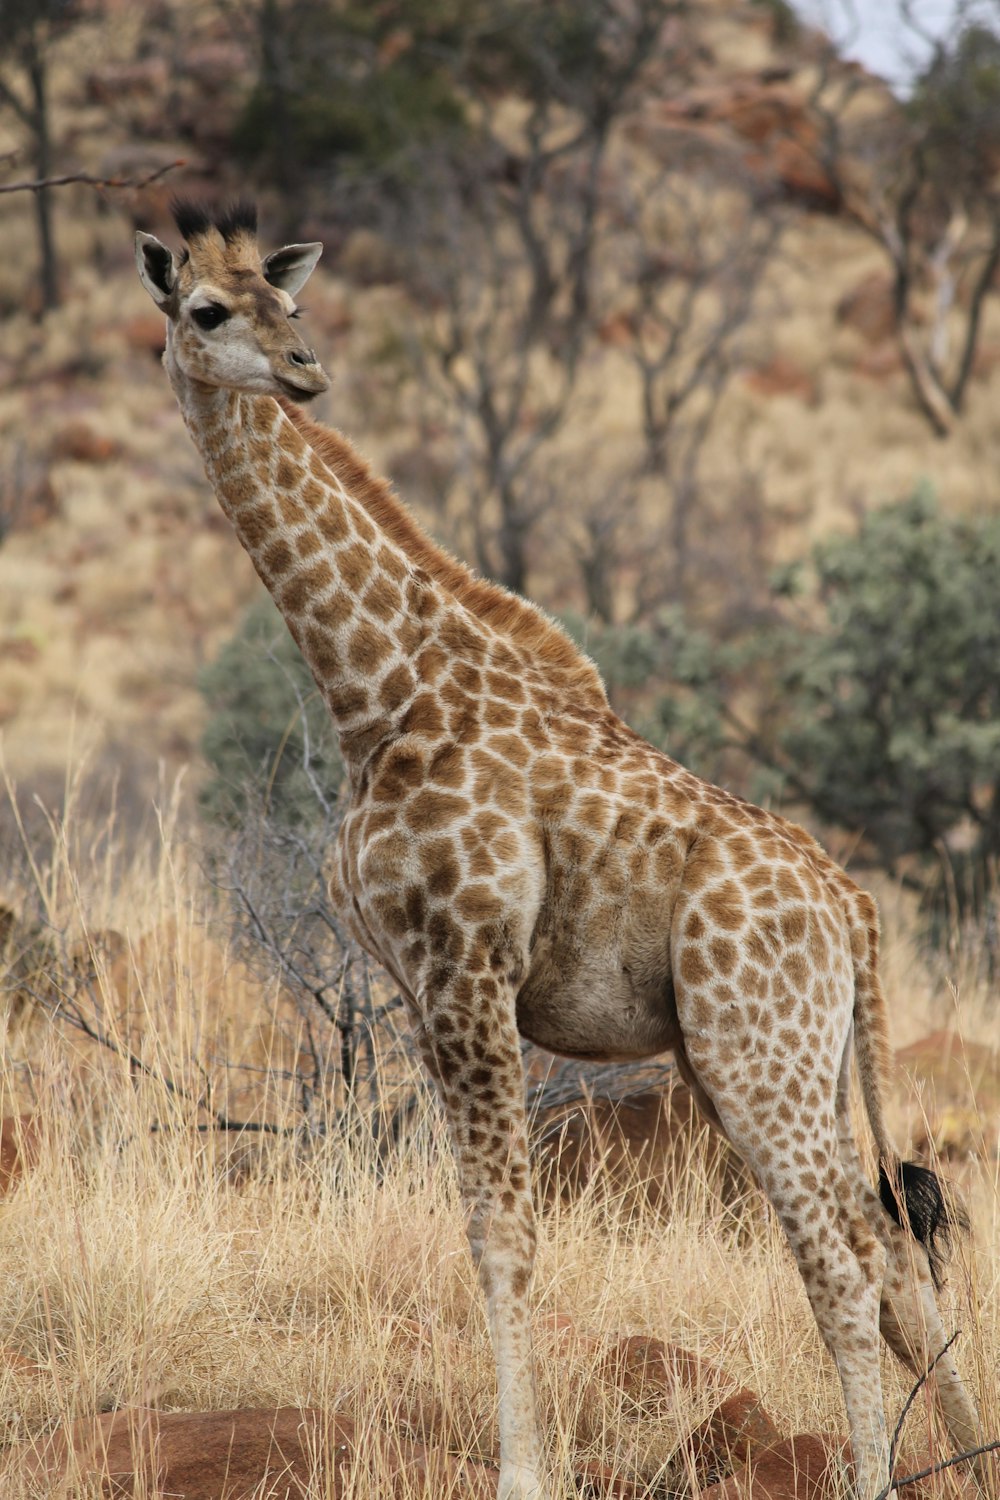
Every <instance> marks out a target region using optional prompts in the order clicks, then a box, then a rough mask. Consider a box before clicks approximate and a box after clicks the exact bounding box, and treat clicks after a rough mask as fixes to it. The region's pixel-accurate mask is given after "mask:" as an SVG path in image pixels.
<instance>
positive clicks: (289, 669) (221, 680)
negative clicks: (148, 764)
mask: <svg viewBox="0 0 1000 1500" xmlns="http://www.w3.org/2000/svg"><path fill="white" fill-rule="evenodd" d="M198 685H199V688H200V689H201V693H202V695H203V697H204V698H205V701H206V704H207V706H208V711H209V718H208V722H207V724H206V726H205V732H204V734H203V736H202V744H201V748H202V754H203V755H204V757H205V760H206V761H207V763H208V766H209V768H210V773H209V775H208V777H207V779H206V781H205V783H204V785H203V786H202V788H201V791H200V794H199V801H200V805H201V809H202V812H203V814H204V815H205V817H206V818H208V819H209V820H210V821H212V822H216V823H222V824H225V825H228V826H230V827H237V826H239V825H240V824H241V823H242V822H243V820H244V819H245V817H246V816H247V813H248V811H249V810H250V809H251V808H253V809H254V810H255V811H256V810H257V809H259V808H260V806H261V803H262V802H263V805H264V808H265V810H266V812H267V815H268V817H269V818H271V819H273V820H274V821H275V822H277V823H278V824H279V825H283V826H285V827H291V828H303V827H309V826H310V825H312V824H315V823H316V822H317V821H318V819H319V817H320V814H321V811H322V809H323V803H324V801H325V802H326V803H328V804H333V803H335V802H336V800H337V793H338V790H339V787H340V783H341V779H342V776H343V767H342V764H341V760H340V752H339V747H338V744H337V736H336V732H335V730H334V727H333V721H332V719H331V718H330V715H329V713H328V711H327V708H326V705H325V704H324V702H323V700H322V699H321V698H320V696H319V693H318V691H317V688H316V685H315V683H314V682H313V679H312V676H311V674H310V672H309V669H308V667H307V666H306V664H305V662H304V661H303V659H302V656H301V653H300V652H299V649H298V647H297V646H296V644H295V642H294V641H293V640H292V638H291V636H290V635H289V633H288V631H287V629H286V628H285V624H284V621H283V620H282V618H281V616H280V614H279V613H278V611H277V609H276V608H275V606H274V605H273V604H272V602H271V600H270V599H269V598H267V597H266V596H264V597H262V598H261V599H260V600H259V601H258V602H257V603H256V604H254V605H252V606H251V608H250V609H249V610H248V611H247V614H246V616H245V618H244V620H243V622H242V624H241V626H240V628H239V630H238V631H237V633H236V635H235V636H234V637H233V639H232V640H231V641H229V642H228V643H227V644H226V645H225V646H223V648H222V650H221V651H220V652H219V655H218V656H217V657H216V659H215V661H214V662H212V663H211V664H210V665H209V666H207V667H206V668H205V669H204V670H203V671H202V673H201V676H200V677H199V682H198Z"/></svg>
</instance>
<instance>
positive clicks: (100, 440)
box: [52, 422, 121, 464]
mask: <svg viewBox="0 0 1000 1500" xmlns="http://www.w3.org/2000/svg"><path fill="white" fill-rule="evenodd" d="M120 453H121V444H120V443H116V442H114V441H113V439H111V438H108V437H101V435H100V433H97V432H95V431H94V429H93V428H92V427H91V426H90V425H89V424H88V423H87V422H70V423H68V424H67V425H66V426H65V427H63V428H60V430H59V431H58V432H57V433H56V435H55V437H54V438H53V439H52V457H53V458H54V459H72V460H73V461H74V462H75V463H80V464H106V463H107V462H108V461H109V459H112V458H117V457H118V456H119V454H120Z"/></svg>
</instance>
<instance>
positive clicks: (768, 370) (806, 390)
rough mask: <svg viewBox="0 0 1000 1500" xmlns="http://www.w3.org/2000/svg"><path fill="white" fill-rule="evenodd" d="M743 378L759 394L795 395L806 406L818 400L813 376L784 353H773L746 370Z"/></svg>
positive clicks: (817, 390)
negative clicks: (762, 362)
mask: <svg viewBox="0 0 1000 1500" xmlns="http://www.w3.org/2000/svg"><path fill="white" fill-rule="evenodd" d="M745 380H746V383H747V385H748V386H749V387H750V389H751V390H752V391H756V392H757V393H758V395H761V396H797V397H798V398H799V400H800V401H804V402H805V404H806V405H807V406H816V405H817V403H818V401H819V387H818V385H817V384H816V379H815V376H813V375H810V373H809V371H808V370H804V369H803V368H802V366H801V365H800V364H796V362H795V360H793V359H789V358H788V356H787V355H784V354H775V355H773V356H772V357H771V358H770V359H769V360H768V361H767V362H766V363H765V364H762V365H757V366H756V368H754V369H752V370H748V371H747V373H746V376H745Z"/></svg>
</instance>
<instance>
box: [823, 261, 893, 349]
mask: <svg viewBox="0 0 1000 1500" xmlns="http://www.w3.org/2000/svg"><path fill="white" fill-rule="evenodd" d="M836 316H837V322H838V323H840V324H842V325H843V327H845V328H853V329H854V331H855V332H856V333H859V334H860V335H861V337H862V338H864V339H867V340H868V342H869V343H870V344H881V343H882V342H883V341H884V340H885V339H888V338H890V337H891V336H892V335H893V334H894V333H895V331H896V307H895V298H894V292H893V280H892V277H891V276H890V275H888V274H887V273H886V272H884V271H871V272H870V273H869V274H868V275H867V276H865V277H864V278H863V279H862V280H861V281H859V282H858V284H857V286H855V287H852V288H851V290H850V291H849V292H845V293H844V295H843V297H841V299H840V301H839V302H838V303H837V314H836Z"/></svg>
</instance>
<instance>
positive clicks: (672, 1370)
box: [598, 1334, 739, 1415]
mask: <svg viewBox="0 0 1000 1500" xmlns="http://www.w3.org/2000/svg"><path fill="white" fill-rule="evenodd" d="M598 1374H599V1377H600V1378H601V1379H602V1380H603V1381H605V1382H606V1383H607V1384H609V1385H613V1386H616V1387H617V1388H618V1389H619V1390H620V1391H623V1392H624V1393H625V1395H627V1396H628V1397H630V1399H631V1400H632V1401H633V1402H635V1404H636V1405H637V1406H641V1407H642V1408H643V1410H644V1412H646V1413H649V1414H650V1415H655V1414H657V1413H658V1412H662V1411H663V1410H664V1409H667V1408H670V1407H672V1406H673V1404H674V1396H675V1392H676V1391H677V1390H678V1389H680V1390H686V1391H699V1392H703V1391H705V1390H706V1389H709V1390H711V1391H713V1392H723V1391H725V1392H731V1391H733V1389H734V1388H735V1387H737V1386H738V1384H739V1382H738V1381H736V1380H734V1379H732V1377H731V1376H729V1375H727V1374H726V1372H725V1371H724V1370H722V1369H720V1368H719V1366H718V1365H713V1364H711V1363H710V1362H709V1361H708V1360H704V1359H702V1358H701V1357H700V1356H699V1355H697V1354H693V1353H692V1352H691V1351H690V1350H689V1349H682V1348H680V1347H679V1345H677V1344H666V1343H664V1341H663V1340H662V1339H658V1338H651V1337H648V1336H646V1335H644V1334H633V1335H631V1336H629V1337H627V1338H623V1339H620V1340H619V1341H618V1343H617V1344H615V1345H614V1347H613V1348H612V1349H611V1350H610V1351H609V1352H608V1354H607V1355H606V1357H605V1359H604V1360H603V1362H602V1364H601V1365H600V1367H599V1370H598Z"/></svg>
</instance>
